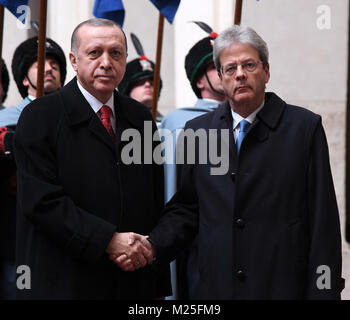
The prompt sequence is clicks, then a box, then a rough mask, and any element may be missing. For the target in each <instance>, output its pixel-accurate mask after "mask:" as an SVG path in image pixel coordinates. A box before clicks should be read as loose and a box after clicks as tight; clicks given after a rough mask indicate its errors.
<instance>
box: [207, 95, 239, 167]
mask: <svg viewBox="0 0 350 320" xmlns="http://www.w3.org/2000/svg"><path fill="white" fill-rule="evenodd" d="M214 112H215V113H216V115H215V117H214V118H213V123H212V128H217V129H218V130H219V134H218V139H220V136H221V135H220V131H221V129H228V130H229V152H230V159H235V160H236V158H237V152H236V143H235V139H234V136H233V119H232V114H231V108H230V104H229V102H228V101H225V102H223V103H222V104H220V105H219V107H218V108H217V110H216V111H214ZM218 145H220V140H218Z"/></svg>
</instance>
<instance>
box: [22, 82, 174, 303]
mask: <svg viewBox="0 0 350 320" xmlns="http://www.w3.org/2000/svg"><path fill="white" fill-rule="evenodd" d="M114 104H115V111H116V142H115V143H114V142H113V140H112V139H111V137H110V136H109V135H108V133H107V131H106V129H105V128H104V127H103V125H102V123H101V121H100V119H99V118H98V116H97V115H96V114H95V112H94V111H93V110H92V108H91V107H90V105H89V104H88V102H87V101H86V100H85V98H84V96H83V95H82V94H81V92H80V90H79V88H78V86H77V80H76V78H74V79H73V80H72V81H71V82H70V83H68V84H67V85H66V86H65V87H63V88H62V89H61V90H60V91H59V92H57V93H54V94H51V95H49V96H44V97H41V98H39V99H36V100H35V101H33V102H32V103H31V104H30V105H29V106H28V107H26V108H25V110H24V111H23V112H22V114H21V116H20V119H19V122H18V126H17V130H16V134H15V155H16V162H17V166H18V212H17V252H16V264H17V265H28V266H29V267H30V270H31V288H30V290H27V289H23V290H18V297H19V298H23V299H135V298H143V299H152V298H154V297H161V296H166V295H169V294H170V293H171V289H170V277H169V266H168V265H165V266H158V268H156V267H155V266H154V267H151V266H147V267H146V268H144V269H140V270H137V271H134V272H124V271H122V270H121V269H120V268H119V267H117V266H116V265H115V264H113V263H112V262H111V261H109V259H108V256H107V254H106V253H105V249H106V247H107V245H108V243H109V241H110V240H111V238H112V235H113V233H114V232H116V231H117V232H128V231H133V232H137V233H140V234H148V233H149V232H150V230H151V229H152V227H153V226H154V225H155V224H156V222H157V221H158V220H159V218H160V215H161V212H162V207H163V168H162V165H158V164H155V162H154V161H153V160H152V158H151V160H150V161H148V163H149V164H130V165H126V164H124V163H123V161H121V152H122V150H123V148H124V147H125V145H127V144H128V143H129V141H125V142H122V141H121V134H122V132H124V130H126V129H136V130H137V132H139V133H140V137H141V139H137V140H138V141H139V142H140V143H141V145H142V152H143V151H144V146H145V145H144V143H145V142H144V121H145V120H148V121H150V122H149V123H151V126H150V128H151V132H150V133H149V136H150V138H151V145H150V144H149V143H148V144H147V145H146V148H148V150H147V151H148V152H152V148H154V147H155V144H156V143H153V142H152V132H154V131H155V130H156V125H155V123H154V122H152V116H151V114H150V112H149V111H148V109H147V108H146V107H145V106H143V105H141V104H140V103H138V102H136V101H135V100H132V99H130V98H128V97H126V96H123V95H121V94H119V93H117V92H114ZM135 152H137V150H136V149H135ZM142 163H144V162H143V161H142Z"/></svg>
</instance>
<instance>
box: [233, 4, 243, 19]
mask: <svg viewBox="0 0 350 320" xmlns="http://www.w3.org/2000/svg"><path fill="white" fill-rule="evenodd" d="M242 3H243V0H236V6H235V20H234V24H241V18H242Z"/></svg>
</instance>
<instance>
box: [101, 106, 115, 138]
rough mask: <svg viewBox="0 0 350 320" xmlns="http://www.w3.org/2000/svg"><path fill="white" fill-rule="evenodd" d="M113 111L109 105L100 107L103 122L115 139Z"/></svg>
mask: <svg viewBox="0 0 350 320" xmlns="http://www.w3.org/2000/svg"><path fill="white" fill-rule="evenodd" d="M111 113H112V110H111V108H110V107H108V106H102V107H101V109H100V114H101V122H102V124H103V125H104V127H105V128H106V130H107V132H108V133H109V135H110V136H111V137H112V139H113V140H115V134H114V131H113V129H112V124H111Z"/></svg>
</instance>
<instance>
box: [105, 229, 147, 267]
mask: <svg viewBox="0 0 350 320" xmlns="http://www.w3.org/2000/svg"><path fill="white" fill-rule="evenodd" d="M106 252H107V253H108V254H109V258H110V259H111V260H112V261H113V262H114V263H115V264H117V265H118V266H119V267H120V268H122V269H123V270H124V271H134V270H136V269H139V268H143V267H145V266H146V265H147V263H148V264H151V263H152V260H153V248H152V245H151V243H150V242H149V241H148V240H147V237H146V236H142V235H139V234H137V233H133V232H129V233H127V232H125V233H115V234H114V235H113V237H112V240H111V241H110V243H109V245H108V247H107V249H106Z"/></svg>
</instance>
